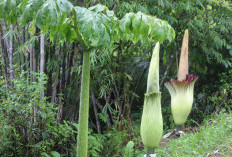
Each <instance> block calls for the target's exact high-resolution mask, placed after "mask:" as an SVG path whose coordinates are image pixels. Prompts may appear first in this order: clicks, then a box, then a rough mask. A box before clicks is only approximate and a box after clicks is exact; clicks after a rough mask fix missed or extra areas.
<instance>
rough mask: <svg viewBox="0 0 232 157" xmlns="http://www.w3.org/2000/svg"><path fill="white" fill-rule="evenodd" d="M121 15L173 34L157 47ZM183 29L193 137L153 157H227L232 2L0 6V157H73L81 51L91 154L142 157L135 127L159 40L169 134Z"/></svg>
mask: <svg viewBox="0 0 232 157" xmlns="http://www.w3.org/2000/svg"><path fill="white" fill-rule="evenodd" d="M74 7H75V9H74ZM86 8H89V9H86ZM127 13H139V14H146V15H150V16H154V17H156V18H158V19H162V20H165V21H167V23H168V24H169V25H170V26H171V27H172V28H173V30H174V31H175V32H174V31H172V30H171V28H170V27H166V26H164V28H163V29H159V30H156V32H158V34H156V35H155V39H153V38H151V37H149V36H147V35H146V33H147V31H148V30H146V29H143V28H145V27H143V25H141V24H140V23H135V25H133V26H127V24H128V23H126V22H125V21H126V20H128V19H129V16H126V15H128V14H127ZM77 23H78V25H77ZM124 24H125V26H124ZM132 27H133V30H132V33H133V35H134V36H133V37H132V36H131V34H130V31H131V30H130V29H132ZM154 27H155V26H154ZM186 29H188V31H189V73H191V74H194V75H197V76H198V77H199V78H198V80H197V82H196V84H195V88H194V101H193V107H192V111H191V114H190V116H189V117H188V120H187V122H186V123H185V126H184V130H185V131H186V134H189V135H186V136H184V137H180V138H179V139H170V140H168V141H166V142H165V141H163V143H162V140H161V145H160V147H159V148H158V149H157V150H156V153H157V154H158V155H159V156H206V155H207V154H208V156H210V155H212V154H213V153H216V154H218V155H221V156H230V155H232V147H231V146H232V135H231V132H232V120H231V119H232V118H231V117H232V113H231V110H232V2H231V1H230V0H123V1H121V0H69V1H68V0H0V156H3V157H5V156H17V157H18V156H23V157H26V156H28V157H32V156H34V157H36V156H55V157H56V156H75V155H76V144H77V133H78V119H79V104H80V92H81V74H82V65H83V57H84V53H85V50H87V49H88V51H91V53H90V93H89V94H90V97H89V130H88V141H89V143H88V155H89V156H93V157H97V156H103V157H107V156H108V157H113V156H115V157H116V156H122V157H130V156H131V157H132V156H136V157H137V156H142V155H143V154H144V153H145V148H144V146H143V143H142V141H141V137H140V123H141V115H142V109H143V103H144V102H143V101H144V93H145V92H146V86H147V74H148V69H149V63H150V59H151V55H152V50H153V48H154V46H155V43H156V42H157V41H161V47H160V91H161V92H162V99H161V104H162V115H163V124H164V133H167V132H169V131H171V130H173V129H174V128H175V124H174V121H173V117H172V113H171V106H170V100H171V97H170V94H169V92H168V90H167V88H166V87H165V86H164V83H165V82H167V81H169V80H170V79H175V78H176V77H177V75H176V74H177V71H178V64H179V58H180V52H181V45H182V39H183V35H184V31H185V30H186ZM168 32H169V33H168ZM170 32H171V34H170ZM80 36H82V37H83V39H84V40H81V39H80ZM87 39H89V40H87ZM166 39H169V40H166ZM83 43H84V44H83ZM85 45H90V46H89V47H90V48H86V47H85ZM187 143H188V144H187ZM216 143H220V144H218V145H217V144H216ZM201 144H202V145H201ZM219 145H220V146H219ZM177 148H178V149H177ZM183 154H185V155H183Z"/></svg>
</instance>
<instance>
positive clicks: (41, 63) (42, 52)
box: [40, 32, 45, 97]
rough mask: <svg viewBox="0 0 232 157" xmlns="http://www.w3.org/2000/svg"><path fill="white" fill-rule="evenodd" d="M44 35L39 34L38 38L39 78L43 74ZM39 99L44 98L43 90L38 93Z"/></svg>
mask: <svg viewBox="0 0 232 157" xmlns="http://www.w3.org/2000/svg"><path fill="white" fill-rule="evenodd" d="M44 63H45V60H44V35H43V34H42V32H41V36H40V77H42V75H43V73H44ZM40 95H41V97H43V96H44V90H42V91H41V93H40Z"/></svg>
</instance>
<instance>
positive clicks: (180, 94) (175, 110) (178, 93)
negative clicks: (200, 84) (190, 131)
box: [165, 79, 197, 125]
mask: <svg viewBox="0 0 232 157" xmlns="http://www.w3.org/2000/svg"><path fill="white" fill-rule="evenodd" d="M196 80H197V79H195V80H194V81H192V82H191V83H189V84H182V85H180V84H178V82H175V81H170V82H167V83H166V84H165V86H166V87H167V89H168V90H169V92H170V95H171V109H172V115H173V119H174V122H175V124H177V125H183V124H184V123H185V122H186V120H187V118H188V115H189V113H190V111H191V109H192V104H193V91H194V84H195V82H196Z"/></svg>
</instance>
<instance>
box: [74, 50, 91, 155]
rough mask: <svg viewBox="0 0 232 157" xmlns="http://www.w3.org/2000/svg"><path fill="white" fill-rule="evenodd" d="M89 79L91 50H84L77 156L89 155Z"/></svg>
mask: <svg viewBox="0 0 232 157" xmlns="http://www.w3.org/2000/svg"><path fill="white" fill-rule="evenodd" d="M89 80H90V52H89V51H87V52H84V56H83V67H82V76H81V97H80V109H79V128H78V138H77V157H87V153H88V118H89Z"/></svg>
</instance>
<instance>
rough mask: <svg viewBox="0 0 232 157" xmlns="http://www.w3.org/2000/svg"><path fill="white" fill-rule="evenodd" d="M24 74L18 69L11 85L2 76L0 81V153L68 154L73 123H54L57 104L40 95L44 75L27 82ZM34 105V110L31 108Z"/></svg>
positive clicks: (16, 154) (6, 154)
mask: <svg viewBox="0 0 232 157" xmlns="http://www.w3.org/2000/svg"><path fill="white" fill-rule="evenodd" d="M34 75H36V76H39V74H34ZM25 76H26V73H22V74H20V75H19V77H17V78H16V79H15V80H13V83H14V86H13V87H10V86H8V85H7V84H6V82H4V80H3V79H2V78H1V81H0V84H1V88H0V96H1V98H0V126H1V130H0V141H1V143H0V154H1V155H3V156H33V155H36V156H45V155H46V154H47V155H48V154H52V155H53V156H54V155H56V156H57V153H58V152H59V153H60V154H63V153H66V151H68V152H70V154H71V152H72V149H73V148H72V147H71V146H72V142H73V141H75V138H74V134H76V133H77V131H76V130H77V128H74V129H73V127H74V126H75V125H76V124H74V123H71V122H66V121H64V123H63V124H61V123H57V121H56V118H55V116H56V114H55V113H56V110H57V108H56V107H55V106H54V105H53V104H51V103H48V102H47V101H46V98H41V95H40V93H41V90H42V89H44V85H45V83H46V81H45V80H44V77H37V79H38V83H37V82H33V83H32V84H30V83H29V81H28V79H27V78H25ZM35 108H36V109H37V112H34V111H33V110H35ZM35 119H36V120H35ZM54 150H56V151H58V152H57V153H56V152H55V151H54Z"/></svg>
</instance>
